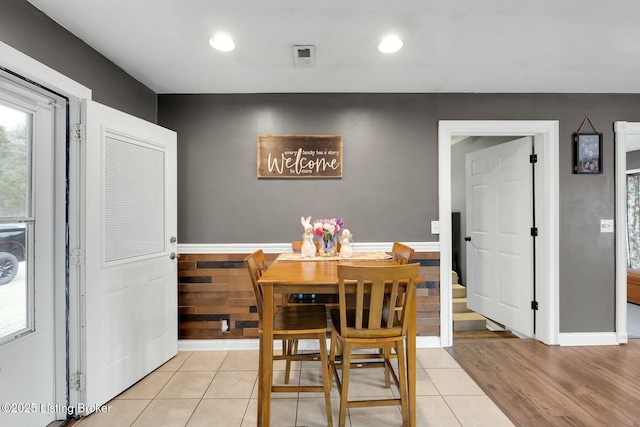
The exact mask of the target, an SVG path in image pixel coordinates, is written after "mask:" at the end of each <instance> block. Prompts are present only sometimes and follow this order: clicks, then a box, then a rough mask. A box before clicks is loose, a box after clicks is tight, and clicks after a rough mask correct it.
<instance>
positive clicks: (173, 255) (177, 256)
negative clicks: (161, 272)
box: [169, 252, 180, 259]
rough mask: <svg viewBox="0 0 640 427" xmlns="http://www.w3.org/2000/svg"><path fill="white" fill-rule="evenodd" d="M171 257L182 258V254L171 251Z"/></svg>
mask: <svg viewBox="0 0 640 427" xmlns="http://www.w3.org/2000/svg"><path fill="white" fill-rule="evenodd" d="M169 258H171V259H176V258H180V254H176V253H175V252H171V254H170V255H169Z"/></svg>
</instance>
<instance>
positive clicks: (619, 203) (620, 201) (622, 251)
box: [614, 121, 640, 343]
mask: <svg viewBox="0 0 640 427" xmlns="http://www.w3.org/2000/svg"><path fill="white" fill-rule="evenodd" d="M614 131H615V132H614V133H615V157H616V160H615V198H614V200H615V224H616V227H615V233H616V250H615V253H616V266H615V270H616V336H617V339H618V342H619V343H626V342H628V341H629V335H628V333H627V244H626V242H627V237H626V233H627V207H626V205H627V137H629V136H635V137H640V122H624V121H620V122H614Z"/></svg>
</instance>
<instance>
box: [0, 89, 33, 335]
mask: <svg viewBox="0 0 640 427" xmlns="http://www.w3.org/2000/svg"><path fill="white" fill-rule="evenodd" d="M0 95H1V94H0ZM33 127H34V112H33V111H29V110H28V109H26V108H22V107H20V106H18V105H15V104H11V103H9V102H5V101H4V100H3V99H2V98H1V97H0V344H3V343H6V342H8V341H11V340H13V339H15V338H18V337H20V336H22V335H25V334H27V333H29V332H32V331H33V330H34V328H33V324H34V322H33V318H34V316H33V314H34V313H33V310H34V304H33V275H32V274H31V271H32V266H33V250H32V247H33V244H32V242H33V231H34V227H35V222H34V218H33V209H32V205H33V203H32V200H33V199H32V197H33V191H32V160H31V159H32V151H33V150H32V149H33Z"/></svg>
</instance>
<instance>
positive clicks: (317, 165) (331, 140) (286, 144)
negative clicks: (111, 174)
mask: <svg viewBox="0 0 640 427" xmlns="http://www.w3.org/2000/svg"><path fill="white" fill-rule="evenodd" d="M258 178H342V136H339V135H258Z"/></svg>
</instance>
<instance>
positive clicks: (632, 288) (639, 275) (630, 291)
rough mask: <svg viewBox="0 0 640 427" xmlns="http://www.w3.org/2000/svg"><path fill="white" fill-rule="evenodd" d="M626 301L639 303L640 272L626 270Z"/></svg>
mask: <svg viewBox="0 0 640 427" xmlns="http://www.w3.org/2000/svg"><path fill="white" fill-rule="evenodd" d="M627 301H628V302H632V303H634V304H640V272H638V271H633V270H627Z"/></svg>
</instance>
